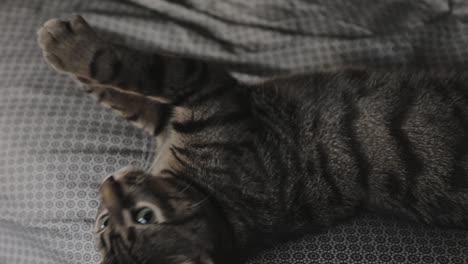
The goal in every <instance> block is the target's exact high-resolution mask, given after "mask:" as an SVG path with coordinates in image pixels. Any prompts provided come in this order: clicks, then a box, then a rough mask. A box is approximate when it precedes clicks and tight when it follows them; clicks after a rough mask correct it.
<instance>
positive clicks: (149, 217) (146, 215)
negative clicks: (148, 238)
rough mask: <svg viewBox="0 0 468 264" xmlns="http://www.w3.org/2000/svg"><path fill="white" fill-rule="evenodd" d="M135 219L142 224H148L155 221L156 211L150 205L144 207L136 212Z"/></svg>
mask: <svg viewBox="0 0 468 264" xmlns="http://www.w3.org/2000/svg"><path fill="white" fill-rule="evenodd" d="M135 221H136V222H137V223H138V224H140V225H148V224H151V223H152V222H153V221H154V213H153V210H151V209H150V208H148V207H143V208H141V209H140V210H138V211H137V213H136V214H135Z"/></svg>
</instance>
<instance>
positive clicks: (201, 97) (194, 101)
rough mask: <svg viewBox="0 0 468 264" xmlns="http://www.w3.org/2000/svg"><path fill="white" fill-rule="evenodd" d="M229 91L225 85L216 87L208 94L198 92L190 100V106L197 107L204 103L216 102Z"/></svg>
mask: <svg viewBox="0 0 468 264" xmlns="http://www.w3.org/2000/svg"><path fill="white" fill-rule="evenodd" d="M230 91H231V90H230V89H229V86H227V85H218V86H216V87H214V88H212V89H210V90H209V91H208V92H199V93H198V94H196V96H194V97H193V98H190V104H191V105H199V104H201V103H203V102H206V101H211V100H216V99H218V98H220V97H222V96H224V95H226V94H227V93H228V92H230Z"/></svg>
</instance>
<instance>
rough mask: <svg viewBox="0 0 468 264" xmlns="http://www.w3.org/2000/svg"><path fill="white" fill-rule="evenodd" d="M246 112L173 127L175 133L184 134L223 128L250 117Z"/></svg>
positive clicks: (188, 122) (217, 116)
mask: <svg viewBox="0 0 468 264" xmlns="http://www.w3.org/2000/svg"><path fill="white" fill-rule="evenodd" d="M249 116H250V115H249V113H248V112H246V111H240V110H238V111H235V112H231V113H226V114H218V115H212V116H210V117H208V118H206V119H200V120H193V121H186V122H173V123H172V127H173V128H174V130H175V131H177V132H179V133H184V134H191V133H197V132H200V131H202V130H204V129H208V128H210V127H216V126H223V125H227V124H232V123H238V122H240V121H242V120H245V119H247V118H248V117H249Z"/></svg>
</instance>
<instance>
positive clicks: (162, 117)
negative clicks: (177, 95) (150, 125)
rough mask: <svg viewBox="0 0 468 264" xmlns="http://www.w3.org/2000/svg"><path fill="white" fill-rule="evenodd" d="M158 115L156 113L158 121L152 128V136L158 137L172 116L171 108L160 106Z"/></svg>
mask: <svg viewBox="0 0 468 264" xmlns="http://www.w3.org/2000/svg"><path fill="white" fill-rule="evenodd" d="M158 107H159V113H158V121H157V122H156V125H155V126H154V130H153V135H159V134H160V133H161V132H162V131H163V130H164V128H165V127H166V126H167V125H168V123H169V120H170V119H171V116H172V110H173V107H172V106H170V105H167V104H160V105H158Z"/></svg>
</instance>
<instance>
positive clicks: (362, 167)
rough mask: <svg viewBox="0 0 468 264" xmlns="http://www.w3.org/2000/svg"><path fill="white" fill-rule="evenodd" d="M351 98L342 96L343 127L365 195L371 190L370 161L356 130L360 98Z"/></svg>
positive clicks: (363, 92) (348, 95)
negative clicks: (343, 105) (343, 106)
mask: <svg viewBox="0 0 468 264" xmlns="http://www.w3.org/2000/svg"><path fill="white" fill-rule="evenodd" d="M358 76H359V77H360V78H364V77H363V76H361V75H358ZM364 76H365V75H364ZM363 90H366V89H365V88H360V89H359V92H358V94H360V95H364V94H365V91H363ZM350 98H352V96H351V95H350V94H347V93H344V94H343V96H342V100H343V103H344V104H345V110H344V113H345V114H344V118H343V119H344V124H343V127H344V130H345V134H346V137H347V138H348V140H349V147H350V149H351V153H352V155H353V157H354V159H355V160H356V164H357V166H358V169H359V182H360V184H361V186H362V188H363V191H364V193H365V194H367V192H368V190H369V173H370V171H369V161H368V160H367V155H366V154H365V152H364V150H363V149H362V148H361V146H362V143H361V142H359V140H358V136H357V134H356V128H355V123H356V121H357V120H358V119H359V110H358V109H357V103H358V100H359V99H360V98H356V99H355V101H351V100H350Z"/></svg>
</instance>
